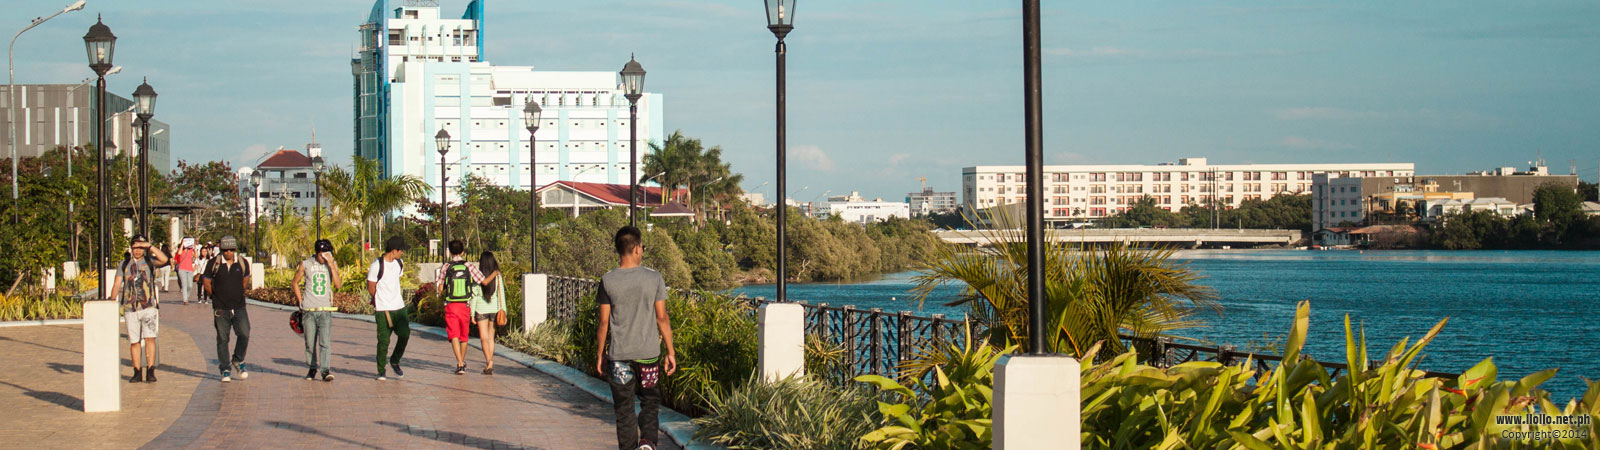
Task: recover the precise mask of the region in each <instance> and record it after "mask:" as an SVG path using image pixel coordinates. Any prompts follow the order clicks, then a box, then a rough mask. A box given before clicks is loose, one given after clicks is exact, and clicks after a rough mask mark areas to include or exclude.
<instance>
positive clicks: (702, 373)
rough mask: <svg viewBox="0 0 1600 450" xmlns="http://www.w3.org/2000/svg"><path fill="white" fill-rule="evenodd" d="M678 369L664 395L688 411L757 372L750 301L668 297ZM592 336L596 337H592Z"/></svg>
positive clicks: (665, 385) (666, 383) (756, 339)
mask: <svg viewBox="0 0 1600 450" xmlns="http://www.w3.org/2000/svg"><path fill="white" fill-rule="evenodd" d="M667 315H668V316H670V317H671V318H672V334H673V341H674V342H673V343H674V344H675V345H676V347H677V350H678V372H677V373H676V374H674V375H672V376H670V377H665V378H663V379H662V383H661V384H662V389H663V391H662V395H663V396H664V397H665V399H666V401H667V403H668V404H670V405H672V406H673V408H675V409H678V410H679V411H681V412H684V413H685V414H691V415H693V414H696V413H700V412H703V411H704V410H705V405H707V404H708V403H709V400H710V398H711V396H712V395H715V394H719V393H723V392H727V391H728V390H729V389H732V388H733V387H734V386H737V385H739V384H741V383H744V382H745V380H747V379H748V378H749V377H750V375H751V374H753V373H755V371H756V365H757V358H758V355H759V351H760V342H759V341H760V338H759V330H758V328H759V327H758V326H757V324H756V320H755V316H754V315H753V314H751V312H750V305H749V304H748V303H745V302H742V301H739V300H736V299H734V298H732V297H728V296H725V295H712V294H706V295H697V296H694V297H692V298H691V297H689V296H684V295H682V294H673V295H670V296H668V300H667ZM591 340H593V339H592V338H591Z"/></svg>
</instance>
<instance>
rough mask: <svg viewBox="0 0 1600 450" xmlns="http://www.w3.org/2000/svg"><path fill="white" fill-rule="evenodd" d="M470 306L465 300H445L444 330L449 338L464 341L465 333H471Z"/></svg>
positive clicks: (465, 338)
mask: <svg viewBox="0 0 1600 450" xmlns="http://www.w3.org/2000/svg"><path fill="white" fill-rule="evenodd" d="M471 330H472V307H471V306H467V302H446V303H445V304H444V331H445V334H447V335H449V336H450V339H451V340H461V341H463V342H465V341H466V340H467V335H468V334H470V333H472V331H471Z"/></svg>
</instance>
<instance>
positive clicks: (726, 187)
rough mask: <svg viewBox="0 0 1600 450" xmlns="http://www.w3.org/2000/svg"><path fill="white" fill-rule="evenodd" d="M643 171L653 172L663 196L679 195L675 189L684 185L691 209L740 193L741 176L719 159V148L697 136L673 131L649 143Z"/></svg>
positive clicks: (720, 152)
mask: <svg viewBox="0 0 1600 450" xmlns="http://www.w3.org/2000/svg"><path fill="white" fill-rule="evenodd" d="M644 171H645V173H647V174H651V175H656V180H657V181H659V182H660V183H661V188H662V191H663V193H664V194H665V198H668V199H674V198H680V197H679V196H678V195H677V194H678V188H679V187H680V186H681V187H684V188H685V190H686V191H688V192H687V194H688V198H690V199H692V200H691V204H690V205H689V206H690V207H691V208H694V209H696V211H697V214H698V211H699V209H701V207H703V205H705V204H716V203H719V202H723V201H726V200H727V199H728V198H729V197H735V196H738V195H739V194H741V193H743V191H742V190H740V189H739V184H740V183H742V182H744V175H740V174H737V173H733V171H732V170H731V165H729V164H727V163H724V162H722V147H716V146H714V147H711V148H710V149H707V148H705V145H704V144H702V143H701V142H700V140H699V139H694V138H690V137H688V136H684V135H683V131H681V130H680V131H674V132H673V133H672V135H671V136H668V137H667V139H666V140H665V141H664V142H662V143H660V144H655V143H652V144H650V153H649V154H646V155H645V157H644Z"/></svg>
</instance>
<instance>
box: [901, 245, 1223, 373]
mask: <svg viewBox="0 0 1600 450" xmlns="http://www.w3.org/2000/svg"><path fill="white" fill-rule="evenodd" d="M995 216H996V218H995V221H996V222H997V223H996V226H995V228H994V229H993V230H990V231H987V232H986V234H987V235H988V236H987V237H988V238H989V239H991V240H992V241H993V242H994V247H993V249H992V250H991V251H982V250H980V251H973V250H970V249H963V248H959V247H956V246H947V247H942V248H941V249H940V253H939V254H938V255H937V256H935V257H934V258H932V259H931V260H930V261H927V262H925V263H924V264H925V266H924V267H923V268H922V269H921V273H920V274H919V275H917V276H916V277H915V281H916V283H917V287H916V288H915V290H916V293H917V295H918V296H919V298H920V299H923V300H925V299H926V298H927V296H928V294H929V293H931V292H932V291H933V290H934V289H935V288H937V287H939V286H942V285H945V284H949V283H961V284H965V285H966V287H965V288H964V289H962V294H961V296H960V297H959V298H958V299H956V300H954V301H952V302H950V305H951V306H957V305H967V306H968V307H969V308H970V312H969V313H968V315H969V317H971V318H972V319H973V320H974V321H976V322H977V323H979V324H981V325H984V326H985V327H984V328H986V335H985V336H986V337H987V340H988V341H989V342H990V343H991V344H993V345H996V346H999V347H1005V346H1009V345H1022V346H1026V345H1027V344H1028V342H1027V339H1028V333H1027V327H1028V304H1029V299H1028V289H1027V286H1028V248H1027V239H1026V234H1025V232H1024V231H1022V230H1021V227H1018V226H1015V224H1014V222H1015V221H1013V220H1010V219H1009V218H1008V217H1006V215H1005V214H1003V213H997V214H995ZM1171 256H1172V250H1170V249H1138V248H1132V247H1129V246H1127V245H1125V244H1121V243H1113V244H1111V245H1109V246H1106V247H1103V248H1093V247H1087V246H1076V245H1065V244H1051V245H1046V246H1045V255H1044V262H1045V270H1044V273H1045V301H1046V304H1045V314H1046V316H1045V322H1046V323H1045V330H1046V331H1045V333H1044V336H1045V339H1046V342H1045V348H1046V350H1047V351H1049V352H1055V353H1062V354H1068V355H1073V356H1081V355H1083V354H1084V352H1085V351H1087V350H1088V349H1089V348H1091V347H1092V346H1093V345H1095V343H1097V342H1101V343H1103V344H1102V346H1103V347H1104V348H1105V349H1107V350H1109V351H1110V353H1109V354H1117V353H1120V352H1121V351H1122V350H1123V344H1122V342H1121V341H1120V340H1118V339H1117V335H1118V333H1129V334H1133V335H1137V336H1142V337H1153V336H1157V335H1164V334H1167V333H1170V332H1171V331H1174V330H1179V329H1184V328H1191V327H1195V326H1200V325H1202V324H1203V323H1202V322H1201V321H1199V320H1196V319H1194V318H1193V314H1194V313H1196V312H1198V311H1200V310H1205V309H1209V310H1212V311H1217V312H1220V311H1221V306H1220V305H1219V304H1218V303H1217V301H1216V299H1217V295H1216V292H1215V291H1214V290H1212V289H1211V288H1209V287H1206V286H1202V285H1199V284H1197V281H1199V280H1200V278H1201V276H1200V275H1198V274H1195V273H1194V272H1191V271H1190V270H1189V269H1188V268H1187V267H1185V264H1183V263H1175V262H1173V261H1171V259H1170V258H1171Z"/></svg>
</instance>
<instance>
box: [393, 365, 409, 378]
mask: <svg viewBox="0 0 1600 450" xmlns="http://www.w3.org/2000/svg"><path fill="white" fill-rule="evenodd" d="M389 368H390V369H394V377H395V378H405V377H406V371H404V370H400V363H393V364H389Z"/></svg>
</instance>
